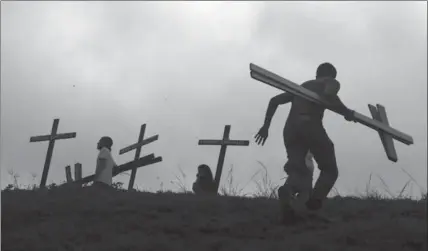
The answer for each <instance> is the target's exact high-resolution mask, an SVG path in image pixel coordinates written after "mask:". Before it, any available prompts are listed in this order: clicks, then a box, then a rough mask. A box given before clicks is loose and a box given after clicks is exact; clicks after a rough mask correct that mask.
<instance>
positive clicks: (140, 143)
mask: <svg viewBox="0 0 428 251" xmlns="http://www.w3.org/2000/svg"><path fill="white" fill-rule="evenodd" d="M145 131H146V124H143V125H141V127H140V135H139V136H138V141H137V143H135V144H132V145H130V146H127V147H125V148H123V149H121V150H120V151H119V155H121V154H124V153H127V152H129V151H132V150H134V149H135V157H134V160H138V158H140V153H141V147H142V146H144V145H147V144H149V143H152V142H153V141H156V140H158V138H159V135H155V136H152V137H150V138H147V139H144V133H145ZM136 174H137V168H133V169H132V172H131V177H130V178H129V184H128V190H132V189H133V187H134V181H135V176H136Z"/></svg>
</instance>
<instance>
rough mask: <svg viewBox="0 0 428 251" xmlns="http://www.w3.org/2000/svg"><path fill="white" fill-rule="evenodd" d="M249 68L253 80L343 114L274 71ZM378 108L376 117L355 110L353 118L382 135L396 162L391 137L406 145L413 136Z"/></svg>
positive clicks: (309, 91)
mask: <svg viewBox="0 0 428 251" xmlns="http://www.w3.org/2000/svg"><path fill="white" fill-rule="evenodd" d="M250 70H251V73H250V74H251V77H252V78H253V79H255V80H258V81H260V82H263V83H265V84H268V85H270V86H272V87H275V88H278V89H280V90H283V91H286V92H289V93H291V94H293V95H296V96H299V97H301V98H304V99H306V100H308V101H311V102H314V103H317V104H320V105H322V106H324V107H325V108H326V109H329V110H331V111H333V112H335V113H337V114H340V115H342V116H344V114H342V113H341V112H339V111H336V110H334V109H332V108H331V107H332V106H331V104H330V103H329V102H328V101H327V100H325V99H324V98H323V97H321V96H319V95H318V94H317V93H315V92H313V91H311V90H308V89H306V88H304V87H302V86H300V85H297V84H295V83H293V82H291V81H290V80H288V79H285V78H283V77H280V76H278V75H276V74H275V73H273V72H270V71H268V70H265V69H263V68H261V67H259V66H257V65H255V64H250ZM369 109H373V108H370V106H369ZM378 109H379V111H378V112H376V116H375V117H376V119H371V118H369V117H367V116H365V115H363V114H361V113H358V112H355V114H354V115H355V120H356V122H358V123H360V124H363V125H365V126H367V127H369V128H372V129H374V130H376V131H377V132H379V135H383V136H381V140H382V143H383V144H384V147H385V151H387V155H388V159H390V160H391V161H394V162H396V161H397V159H398V158H397V156H396V152H395V148H394V144H392V138H394V139H396V140H398V141H400V142H402V143H404V144H406V145H411V144H413V138H412V137H411V136H410V135H407V134H405V133H403V132H400V131H398V130H396V129H394V128H392V127H390V126H389V124H388V119H387V117H386V112H385V110H384V108H382V107H380V108H379V106H378V108H377V109H376V110H378ZM382 109H383V110H382ZM373 111H374V110H373ZM372 116H373V112H372ZM378 116H380V117H379V119H378ZM382 138H383V139H382ZM386 145H387V146H386ZM394 153H395V156H394Z"/></svg>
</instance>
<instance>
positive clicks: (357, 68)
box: [0, 2, 427, 196]
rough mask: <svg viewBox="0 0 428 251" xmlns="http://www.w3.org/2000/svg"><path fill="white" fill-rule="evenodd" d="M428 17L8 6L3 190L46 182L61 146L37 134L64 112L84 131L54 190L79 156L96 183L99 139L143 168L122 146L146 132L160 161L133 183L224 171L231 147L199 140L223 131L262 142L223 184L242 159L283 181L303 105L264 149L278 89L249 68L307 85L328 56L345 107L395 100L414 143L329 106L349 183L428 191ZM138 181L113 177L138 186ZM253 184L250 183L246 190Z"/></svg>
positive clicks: (243, 5) (379, 12)
mask: <svg viewBox="0 0 428 251" xmlns="http://www.w3.org/2000/svg"><path fill="white" fill-rule="evenodd" d="M426 22H427V3H426V2H2V3H1V62H2V64H1V128H0V132H1V142H0V147H1V149H0V165H1V186H2V188H4V187H6V186H7V184H9V183H11V182H12V179H11V177H10V176H9V175H8V170H13V171H14V172H15V173H18V174H19V175H20V176H21V177H20V178H19V181H20V183H21V184H24V185H25V184H30V183H33V181H32V174H36V175H37V177H36V180H35V183H36V184H37V185H38V184H39V183H40V178H41V174H42V169H43V165H44V161H45V157H46V151H47V148H48V142H39V143H29V139H30V137H31V136H37V135H46V134H50V130H51V127H52V123H53V119H54V118H60V122H59V127H58V133H68V132H76V133H77V137H76V138H75V139H66V140H58V141H56V142H55V149H54V153H53V158H52V162H51V167H50V171H49V176H48V182H47V184H49V183H52V182H55V183H59V182H61V181H64V180H65V172H64V167H65V166H67V165H71V166H72V165H74V163H76V162H80V163H82V166H83V175H84V176H87V175H91V174H93V172H94V170H95V159H96V156H97V153H98V152H97V149H96V143H97V141H98V139H99V138H100V137H101V136H105V135H108V136H110V137H112V138H113V140H114V145H113V149H112V153H113V157H114V158H115V160H116V162H117V163H118V164H122V163H125V162H128V161H130V160H132V159H133V158H134V152H135V151H132V152H129V153H126V154H123V155H119V150H120V149H121V148H123V147H125V146H128V145H131V144H133V143H135V142H136V141H137V139H138V134H139V130H140V126H141V124H147V128H146V133H145V135H146V136H145V137H146V138H147V137H150V136H153V135H155V134H159V140H157V141H155V142H153V143H151V144H149V145H147V146H144V147H143V148H142V151H141V156H144V155H146V154H150V153H154V154H155V155H156V156H162V157H163V161H162V162H161V163H158V164H154V165H151V166H147V167H143V168H140V169H138V171H137V178H136V181H135V186H134V187H137V188H140V189H149V190H152V191H153V190H158V189H160V188H161V183H163V184H162V186H163V188H164V189H172V190H174V191H177V190H178V187H177V186H176V185H175V184H173V183H171V181H174V180H175V179H176V175H178V176H180V175H181V174H180V170H179V169H182V170H183V172H185V173H186V177H185V183H186V186H187V188H188V189H191V184H192V183H193V181H194V180H195V175H196V168H197V166H198V165H199V164H207V165H209V166H210V167H211V170H212V171H213V173H215V168H216V165H217V160H218V154H219V151H220V147H219V146H198V140H199V139H220V138H221V137H222V135H223V130H224V126H225V125H231V132H230V138H231V139H236V140H249V141H250V146H248V147H242V146H239V147H238V146H229V147H228V149H227V152H226V158H225V163H224V169H223V176H222V177H223V178H222V182H221V184H226V177H227V174H228V171H229V169H230V168H231V166H232V165H233V168H234V181H235V182H236V185H241V186H244V185H245V184H247V183H248V182H249V180H250V179H251V177H252V175H253V174H254V173H255V172H257V171H258V170H260V169H261V168H262V167H261V166H260V165H259V164H258V161H261V162H262V163H264V164H265V165H266V166H267V168H268V172H269V175H270V177H271V179H272V181H273V182H275V183H276V184H282V183H283V180H282V178H283V177H285V173H284V172H283V165H284V163H285V161H286V155H285V148H284V145H283V139H282V129H283V126H284V123H285V120H286V117H287V115H288V111H289V109H290V105H289V104H288V105H284V106H281V107H279V108H278V110H277V111H276V114H275V117H274V118H273V121H272V125H271V128H270V131H269V138H268V139H267V141H266V144H265V145H264V146H263V147H261V146H258V145H257V144H256V143H255V142H254V138H253V137H254V135H255V134H256V133H257V131H258V130H259V128H260V127H261V126H262V124H263V121H264V116H265V112H266V108H267V104H268V102H269V100H270V98H271V97H273V96H274V95H277V94H279V93H280V91H279V90H277V89H275V88H272V87H270V86H267V85H266V84H263V83H261V82H258V81H256V80H254V79H252V78H251V77H250V71H249V64H250V63H254V64H257V65H259V66H261V67H263V68H266V69H268V70H270V71H273V72H275V73H276V74H279V75H281V76H283V77H285V78H287V79H290V80H292V81H294V82H296V83H299V84H300V83H302V82H304V81H306V80H309V79H312V78H314V75H315V70H316V67H317V66H318V65H319V64H320V63H323V62H331V63H333V64H334V65H335V66H336V68H337V70H338V76H337V79H338V80H339V81H340V82H341V84H342V87H341V91H340V93H339V95H340V97H341V99H342V100H343V102H344V103H345V104H347V105H348V106H349V107H350V108H352V109H355V110H357V111H358V112H360V113H363V114H365V115H367V116H369V117H370V112H369V110H368V107H367V105H368V104H373V105H376V104H377V103H379V104H382V105H384V106H385V107H386V110H387V115H388V119H389V122H390V124H391V126H392V127H394V128H395V129H398V130H400V131H402V132H405V133H407V134H409V135H411V136H412V137H413V139H414V144H413V145H410V146H407V145H404V144H402V143H400V142H397V141H395V147H396V149H397V153H398V158H399V160H398V162H397V163H393V162H391V161H389V160H388V159H387V157H386V155H385V153H384V150H383V146H382V143H381V141H380V139H379V136H378V133H377V132H376V131H374V130H372V129H369V128H367V127H365V126H363V125H361V124H355V123H349V122H347V121H345V120H344V119H343V118H342V117H341V116H338V115H336V114H334V113H332V112H330V111H326V112H325V119H324V125H325V127H326V130H327V132H328V134H329V136H330V137H331V139H332V140H333V142H334V144H335V149H336V157H337V161H338V166H339V179H338V181H337V183H336V185H335V187H336V189H337V190H338V191H339V192H340V193H341V194H344V195H347V194H355V193H356V192H357V191H363V190H364V189H365V187H366V184H367V182H368V180H369V177H370V175H371V174H372V175H373V178H372V186H373V187H377V188H378V189H379V190H380V191H383V189H384V185H383V184H382V181H381V180H380V178H379V177H382V179H383V180H384V181H385V183H386V184H387V185H388V186H389V189H390V190H391V191H392V192H393V193H397V194H398V193H399V191H400V190H401V189H402V188H403V186H404V185H405V184H406V182H407V181H408V180H409V177H408V176H407V175H406V174H405V173H404V171H403V170H405V171H406V172H408V173H410V174H411V175H412V176H413V177H414V178H415V179H416V181H417V182H418V184H419V185H420V186H422V187H423V189H425V192H426V187H427V108H426V107H427V24H426ZM128 173H130V172H128ZM315 173H316V177H317V176H318V170H316V172H315ZM316 177H315V178H316ZM256 178H257V177H256ZM258 178H259V179H260V178H261V177H260V176H258ZM128 179H129V176H126V175H120V176H116V178H114V181H121V182H124V187H127V185H128ZM254 189H255V184H254V182H250V183H249V184H248V185H247V186H246V188H245V189H244V193H251V192H252V191H253V190H254ZM410 189H412V191H411V190H410ZM409 193H411V194H412V195H414V196H419V195H420V188H418V187H417V186H416V185H413V187H412V188H410V187H409Z"/></svg>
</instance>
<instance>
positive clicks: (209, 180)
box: [192, 164, 217, 194]
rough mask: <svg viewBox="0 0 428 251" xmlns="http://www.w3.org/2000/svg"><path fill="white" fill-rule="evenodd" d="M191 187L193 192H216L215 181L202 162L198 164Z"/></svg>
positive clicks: (207, 167) (209, 170)
mask: <svg viewBox="0 0 428 251" xmlns="http://www.w3.org/2000/svg"><path fill="white" fill-rule="evenodd" d="M192 189H193V192H194V193H195V194H216V192H217V191H216V186H215V181H214V178H213V174H212V172H211V169H210V167H209V166H207V165H204V164H202V165H200V166H198V173H197V174H196V181H195V182H194V183H193V187H192Z"/></svg>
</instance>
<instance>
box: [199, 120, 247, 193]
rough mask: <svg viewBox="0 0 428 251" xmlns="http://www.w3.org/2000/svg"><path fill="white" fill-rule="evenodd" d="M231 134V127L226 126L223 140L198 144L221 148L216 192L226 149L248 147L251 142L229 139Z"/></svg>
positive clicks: (205, 140)
mask: <svg viewBox="0 0 428 251" xmlns="http://www.w3.org/2000/svg"><path fill="white" fill-rule="evenodd" d="M229 134H230V125H226V126H225V127H224V132H223V139H219V140H216V139H201V140H199V142H198V145H211V146H213V145H215V146H221V148H220V155H219V157H218V163H217V169H216V171H215V179H214V181H215V185H216V191H218V188H219V185H220V179H221V173H222V171H223V164H224V157H225V156H226V148H227V146H248V145H249V144H250V141H248V140H231V139H229Z"/></svg>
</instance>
